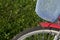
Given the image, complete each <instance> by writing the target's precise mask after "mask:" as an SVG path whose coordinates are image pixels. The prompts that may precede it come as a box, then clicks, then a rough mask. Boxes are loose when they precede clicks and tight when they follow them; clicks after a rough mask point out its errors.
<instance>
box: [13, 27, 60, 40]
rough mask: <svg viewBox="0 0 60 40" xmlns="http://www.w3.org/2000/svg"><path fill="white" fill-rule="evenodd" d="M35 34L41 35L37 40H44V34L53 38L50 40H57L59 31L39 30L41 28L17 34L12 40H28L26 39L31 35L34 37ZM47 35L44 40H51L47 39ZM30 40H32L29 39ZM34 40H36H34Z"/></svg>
mask: <svg viewBox="0 0 60 40" xmlns="http://www.w3.org/2000/svg"><path fill="white" fill-rule="evenodd" d="M36 34H38V35H39V34H42V36H41V39H39V40H45V38H44V35H45V34H49V35H50V36H51V35H52V36H54V37H53V39H52V40H59V39H58V36H59V31H56V30H52V29H51V30H50V29H41V28H40V29H39V27H36V28H32V29H29V30H27V32H25V33H24V32H22V33H20V34H18V35H17V36H16V37H14V39H13V40H28V39H27V38H29V37H30V36H32V35H36ZM49 35H48V38H47V39H46V40H51V39H50V38H49ZM30 40H34V39H31V38H30ZM36 40H38V39H36Z"/></svg>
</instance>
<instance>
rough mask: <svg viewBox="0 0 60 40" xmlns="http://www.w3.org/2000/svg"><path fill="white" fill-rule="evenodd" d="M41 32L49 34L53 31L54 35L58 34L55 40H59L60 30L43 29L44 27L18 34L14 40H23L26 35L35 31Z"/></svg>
mask: <svg viewBox="0 0 60 40" xmlns="http://www.w3.org/2000/svg"><path fill="white" fill-rule="evenodd" d="M39 30H40V32H41V30H45V31H46V32H47V33H49V31H51V32H52V33H53V32H54V34H56V36H55V37H54V40H57V39H58V36H59V30H56V29H54V28H42V27H40V26H38V27H35V28H30V29H28V30H25V31H23V32H21V33H19V34H17V35H16V36H15V37H14V38H13V39H12V40H23V39H22V36H24V35H26V34H28V33H33V32H34V31H36V32H38V31H39ZM38 33H39V32H38ZM32 35H33V34H32ZM24 37H25V36H24Z"/></svg>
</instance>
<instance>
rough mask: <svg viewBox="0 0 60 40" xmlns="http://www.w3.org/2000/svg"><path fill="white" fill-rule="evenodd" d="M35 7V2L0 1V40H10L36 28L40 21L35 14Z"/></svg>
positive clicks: (20, 0) (22, 0) (26, 0)
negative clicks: (29, 29)
mask: <svg viewBox="0 0 60 40" xmlns="http://www.w3.org/2000/svg"><path fill="white" fill-rule="evenodd" d="M35 6H36V0H0V40H10V39H12V38H13V37H14V36H15V35H16V34H18V33H20V32H22V31H24V30H26V29H28V28H32V27H35V26H37V25H38V22H39V21H42V19H41V18H39V17H38V15H37V14H36V12H35Z"/></svg>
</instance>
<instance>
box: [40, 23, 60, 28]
mask: <svg viewBox="0 0 60 40" xmlns="http://www.w3.org/2000/svg"><path fill="white" fill-rule="evenodd" d="M39 25H41V26H42V27H44V28H48V27H51V28H57V29H60V25H58V24H55V23H50V22H41V23H39Z"/></svg>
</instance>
